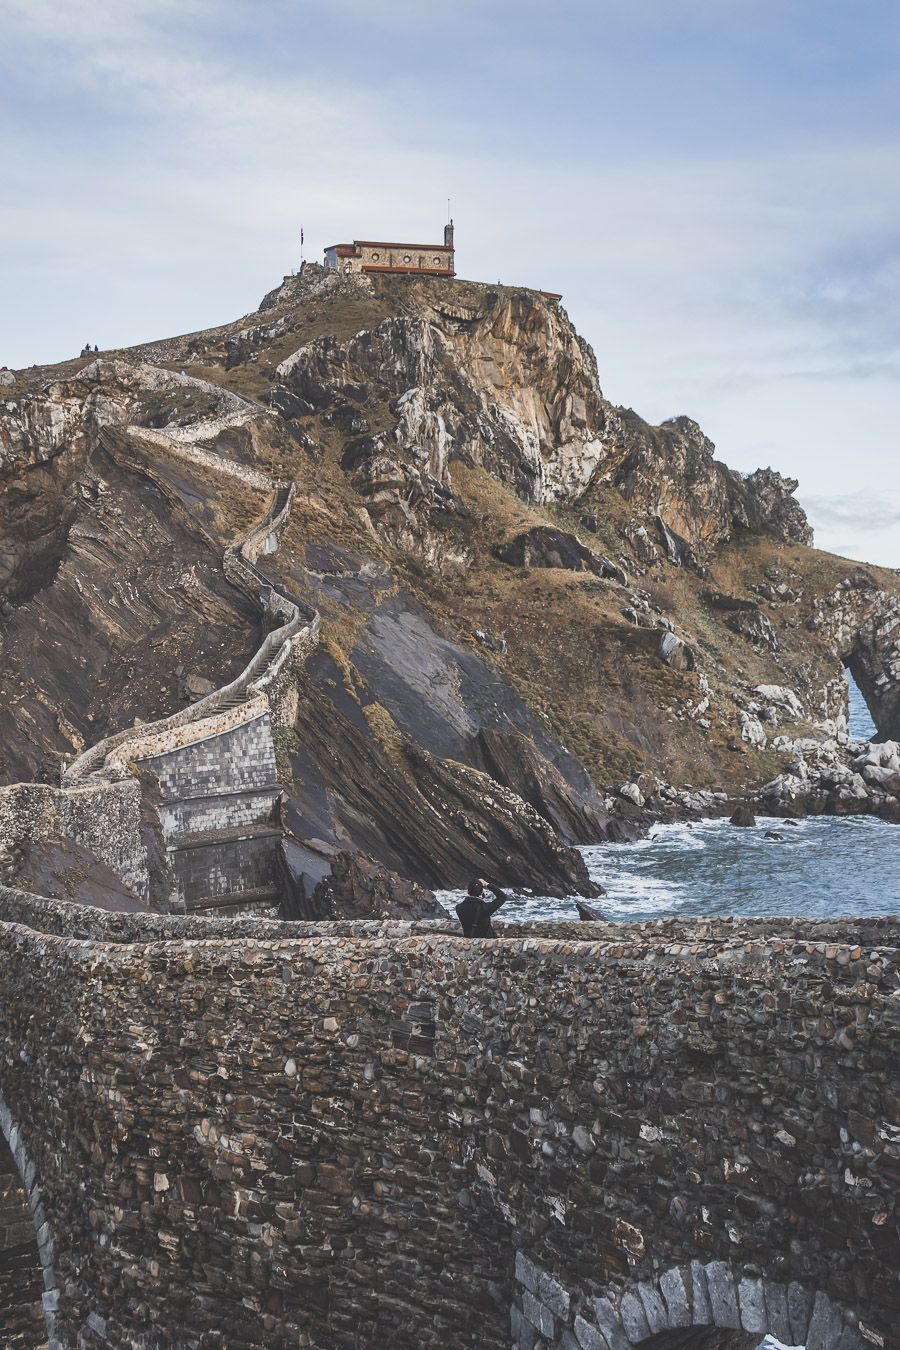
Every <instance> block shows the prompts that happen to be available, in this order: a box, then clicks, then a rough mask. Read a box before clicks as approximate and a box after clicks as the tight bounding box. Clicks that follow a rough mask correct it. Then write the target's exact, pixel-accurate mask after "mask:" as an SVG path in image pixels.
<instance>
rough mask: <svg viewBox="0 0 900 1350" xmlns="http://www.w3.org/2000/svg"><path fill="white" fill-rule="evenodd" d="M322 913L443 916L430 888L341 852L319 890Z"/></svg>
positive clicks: (375, 916)
mask: <svg viewBox="0 0 900 1350" xmlns="http://www.w3.org/2000/svg"><path fill="white" fill-rule="evenodd" d="M313 900H314V903H315V906H316V909H317V912H318V914H319V915H320V916H321V917H322V918H329V919H443V918H445V917H446V915H445V912H444V910H443V909H442V907H441V905H440V904H439V903H438V901H437V900H435V898H434V896H433V895H432V894H431V892H430V891H427V890H425V889H424V887H422V886H417V885H416V884H415V882H411V881H407V880H406V879H405V878H404V877H400V876H398V875H397V873H396V872H391V871H390V870H389V869H388V868H386V867H381V866H379V865H378V864H377V863H373V862H372V861H371V860H370V859H368V858H364V857H362V855H361V854H359V853H346V852H345V853H338V854H337V855H336V857H335V858H334V859H333V860H332V863H331V871H330V872H329V874H328V876H327V877H325V879H324V880H322V881H320V882H319V884H318V886H317V887H316V889H315V893H314V896H313Z"/></svg>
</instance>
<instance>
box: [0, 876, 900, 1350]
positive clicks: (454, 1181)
mask: <svg viewBox="0 0 900 1350" xmlns="http://www.w3.org/2000/svg"><path fill="white" fill-rule="evenodd" d="M76 908H77V907H72V906H65V905H62V904H59V903H56V904H54V903H52V902H43V903H38V902H37V900H36V898H35V897H23V896H22V895H21V893H15V892H2V893H0V1045H2V1047H3V1050H2V1053H0V1091H2V1093H3V1095H4V1097H5V1100H6V1103H7V1106H8V1109H9V1112H10V1114H11V1118H12V1119H14V1120H15V1122H16V1123H17V1125H18V1128H19V1137H20V1138H21V1139H22V1140H23V1143H24V1146H25V1149H26V1151H27V1154H28V1157H29V1158H30V1159H31V1160H32V1161H33V1163H34V1168H35V1179H36V1184H38V1185H39V1187H40V1190H41V1194H42V1195H43V1197H44V1205H45V1210H46V1213H47V1215H48V1220H49V1222H50V1225H51V1228H52V1231H53V1232H54V1234H55V1239H56V1241H55V1250H54V1262H55V1269H56V1275H57V1285H58V1288H59V1290H60V1300H59V1307H58V1309H57V1335H58V1337H59V1339H60V1341H61V1343H62V1344H64V1345H72V1346H75V1345H77V1344H78V1338H79V1336H82V1335H83V1336H84V1338H85V1343H94V1342H93V1341H92V1340H91V1335H90V1334H88V1329H89V1328H93V1329H94V1331H93V1333H92V1334H93V1335H94V1337H95V1340H96V1343H98V1344H104V1343H105V1344H106V1345H109V1346H117V1347H118V1346H121V1347H125V1346H131V1345H134V1344H143V1343H145V1342H143V1341H141V1339H140V1337H141V1336H142V1335H143V1334H144V1333H145V1331H146V1328H147V1327H153V1328H154V1335H156V1336H157V1337H158V1343H159V1344H176V1343H184V1344H189V1343H191V1342H194V1343H196V1344H203V1345H216V1344H218V1345H220V1346H223V1345H225V1344H229V1343H233V1344H235V1345H237V1344H240V1345H244V1346H247V1347H256V1346H259V1347H262V1346H266V1347H270V1346H274V1347H282V1346H285V1347H286V1346H288V1345H297V1344H298V1343H299V1344H303V1343H306V1344H309V1345H320V1346H323V1347H324V1346H337V1345H342V1344H345V1343H346V1344H347V1345H352V1344H354V1338H355V1339H356V1343H357V1344H360V1345H373V1346H374V1345H392V1346H395V1347H399V1348H400V1350H406V1348H407V1347H408V1348H409V1350H412V1347H416V1350H437V1348H438V1347H441V1350H443V1348H444V1347H446V1346H448V1345H453V1346H475V1345H479V1346H481V1345H497V1346H501V1345H509V1344H510V1343H511V1341H512V1339H513V1337H512V1334H511V1330H510V1328H511V1317H512V1325H513V1330H514V1332H515V1335H516V1338H517V1343H518V1344H520V1345H523V1344H524V1345H528V1344H529V1341H528V1339H527V1337H528V1335H529V1332H528V1327H529V1326H530V1327H531V1329H532V1331H533V1332H534V1336H535V1338H536V1337H538V1336H540V1337H541V1338H542V1343H543V1344H545V1345H548V1344H552V1345H559V1346H561V1347H565V1350H572V1346H573V1345H579V1346H580V1347H582V1350H584V1347H585V1346H587V1347H590V1348H591V1350H593V1347H599V1350H609V1347H614V1348H615V1350H627V1347H628V1346H629V1345H632V1344H639V1343H640V1342H641V1340H643V1339H648V1335H649V1334H659V1333H658V1331H654V1330H653V1328H654V1327H657V1326H658V1328H659V1329H662V1328H664V1327H666V1326H668V1327H672V1326H675V1325H681V1321H680V1320H679V1319H681V1318H683V1316H684V1315H687V1313H686V1311H685V1310H686V1309H687V1310H689V1315H690V1316H691V1317H692V1318H699V1319H700V1320H699V1321H698V1322H697V1323H696V1324H697V1325H710V1326H729V1325H733V1323H729V1322H728V1321H727V1320H725V1321H723V1320H722V1319H723V1318H727V1316H729V1315H730V1314H729V1309H731V1308H732V1303H734V1307H735V1308H736V1309H737V1316H738V1318H739V1319H740V1320H739V1326H740V1327H741V1328H746V1329H749V1328H757V1327H758V1326H759V1325H760V1322H761V1318H762V1317H763V1316H766V1317H768V1313H764V1312H763V1311H761V1310H762V1309H765V1308H766V1307H767V1306H768V1305H767V1304H766V1299H769V1301H770V1303H771V1305H772V1308H773V1309H774V1310H775V1311H774V1312H773V1313H772V1318H771V1320H770V1321H769V1322H768V1323H767V1325H769V1326H772V1327H774V1326H775V1325H777V1322H776V1321H775V1318H776V1317H778V1316H780V1315H781V1313H780V1311H779V1310H780V1309H781V1307H782V1295H783V1298H784V1299H785V1300H787V1299H789V1298H790V1297H792V1295H791V1290H792V1289H794V1290H795V1291H796V1290H799V1291H800V1293H799V1294H796V1293H795V1295H794V1297H795V1299H796V1298H800V1297H801V1296H802V1299H803V1300H806V1302H804V1304H803V1308H804V1309H806V1310H807V1311H806V1316H807V1321H806V1326H807V1328H809V1332H810V1337H811V1338H813V1339H812V1341H811V1343H815V1344H817V1345H819V1347H820V1350H821V1348H822V1347H827V1350H833V1348H834V1347H836V1346H837V1345H838V1344H840V1345H841V1346H846V1347H853V1346H855V1345H856V1344H857V1341H854V1340H853V1339H852V1336H853V1335H858V1336H859V1337H862V1341H861V1343H862V1344H864V1345H872V1346H878V1345H883V1346H890V1345H892V1344H894V1345H896V1340H894V1341H892V1340H891V1337H892V1335H893V1329H894V1327H895V1326H896V1325H897V1294H896V1270H897V1266H898V1261H897V1246H896V1224H897V1217H898V1216H897V1186H896V1177H897V1175H898V1172H900V1124H898V1121H897V1103H898V1101H900V1063H898V1059H897V1055H896V1035H897V997H898V995H897V991H898V984H900V951H898V948H897V946H896V945H894V942H895V937H896V924H892V923H890V922H881V921H878V920H872V921H869V920H858V921H855V922H854V925H853V928H854V931H853V932H852V933H851V934H849V935H848V936H847V940H846V941H843V942H842V940H841V932H842V928H841V925H840V924H837V923H835V924H825V923H819V922H816V921H813V922H810V923H808V924H807V923H805V922H804V921H800V920H796V919H784V920H778V919H775V920H765V921H764V920H759V919H753V920H747V921H745V920H730V921H729V920H724V921H713V920H710V921H694V922H691V923H687V924H682V925H678V924H674V923H672V922H671V921H668V922H664V923H659V924H654V923H646V924H638V925H634V929H633V930H632V928H631V926H625V925H622V926H616V925H611V924H610V925H606V924H599V925H581V926H577V927H576V926H575V925H572V926H571V927H573V928H576V931H577V932H578V933H579V935H580V934H581V931H582V928H589V929H592V930H593V931H592V932H591V934H590V938H589V940H585V939H584V938H581V940H576V939H575V938H572V937H570V936H568V935H566V936H564V937H562V938H561V939H559V940H554V939H553V938H552V937H548V936H544V934H543V932H542V931H540V930H538V931H536V932H535V933H534V934H533V935H532V934H530V933H529V931H528V930H527V927H525V926H523V927H521V928H520V929H519V931H517V932H516V933H515V934H512V933H510V934H508V935H505V936H503V937H500V938H499V939H497V940H494V941H490V940H481V941H471V940H467V939H464V938H462V937H459V936H458V935H456V933H454V932H453V931H452V928H451V925H449V924H448V925H443V924H441V923H432V924H414V925H402V924H398V923H393V924H375V925H352V924H335V925H324V926H319V925H303V924H292V925H287V924H277V923H273V924H269V923H266V922H264V921H253V920H249V919H243V920H235V921H234V923H233V924H232V925H225V924H222V923H219V924H216V925H215V926H213V925H209V924H207V923H204V921H203V920H200V919H190V918H185V919H176V918H174V917H165V916H146V915H134V916H118V915H108V916H85V915H84V913H83V912H82V914H81V915H78V914H77V913H74V912H73V911H75V910H76ZM38 923H42V924H43V925H44V926H45V927H50V926H54V925H55V926H57V927H59V928H63V929H64V928H67V927H68V929H69V931H70V932H71V933H72V936H71V937H68V938H64V937H57V936H49V935H48V934H47V933H45V932H44V933H42V932H38V931H36V929H35V928H34V927H28V926H27V925H28V924H38ZM766 923H768V924H769V926H770V927H769V932H768V935H767V934H766V932H765V931H764V925H765V924H766ZM679 929H680V930H681V933H680V937H681V941H680V942H679V941H678V938H679ZM91 930H93V932H95V933H97V934H99V933H103V934H104V936H103V937H93V936H89V935H88V934H89V933H90V931H91ZM448 930H450V931H448ZM457 931H458V930H457ZM225 933H228V934H230V936H229V937H226V936H224V934H225ZM200 934H208V935H209V936H207V937H206V939H205V940H198V936H199V935H200ZM86 1196H89V1197H90V1201H89V1204H88V1201H87V1200H86V1198H85V1197H86ZM526 1263H527V1264H526ZM692 1263H698V1265H699V1267H701V1268H702V1271H703V1278H702V1280H701V1279H700V1278H699V1277H698V1290H699V1291H700V1292H698V1293H696V1294H695V1293H694V1291H693V1289H692V1290H691V1291H689V1292H688V1291H686V1286H685V1285H684V1278H685V1277H684V1272H685V1271H686V1270H687V1271H691V1270H692V1269H693V1265H692ZM664 1277H665V1278H664ZM679 1278H681V1281H682V1283H681V1285H679ZM711 1281H712V1282H711ZM679 1289H681V1295H679ZM704 1291H705V1292H704ZM526 1293H527V1294H528V1298H526V1297H525V1295H526ZM635 1299H636V1300H637V1302H636V1303H635ZM760 1300H762V1302H760ZM682 1304H683V1305H684V1306H682ZM707 1304H708V1305H709V1313H707ZM609 1310H611V1312H610V1311H609ZM641 1310H642V1313H643V1317H644V1319H645V1321H646V1326H647V1328H648V1329H649V1331H648V1330H645V1329H644V1322H642V1321H641ZM798 1315H799V1314H798ZM613 1316H614V1317H615V1318H618V1322H616V1323H613V1322H611V1321H610V1320H609V1319H610V1317H613ZM603 1318H606V1319H607V1320H606V1321H605V1322H604V1321H603ZM535 1319H537V1320H535ZM626 1319H630V1320H626ZM673 1319H675V1320H673ZM836 1319H839V1320H836ZM100 1327H102V1331H99V1330H97V1328H100ZM523 1327H524V1328H525V1329H524V1331H523ZM226 1328H227V1332H226V1331H225V1329H226ZM845 1332H847V1337H846V1338H845V1339H843V1340H842V1339H841V1337H843V1336H844V1333H845ZM229 1336H230V1337H231V1338H232V1339H231V1342H229V1341H228V1339H227V1338H228V1337H229ZM179 1338H180V1339H179ZM610 1338H612V1339H610ZM530 1344H531V1345H534V1346H536V1345H537V1344H538V1341H537V1339H534V1340H532V1341H531V1342H530Z"/></svg>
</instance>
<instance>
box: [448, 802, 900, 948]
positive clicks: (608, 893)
mask: <svg viewBox="0 0 900 1350" xmlns="http://www.w3.org/2000/svg"><path fill="white" fill-rule="evenodd" d="M769 832H774V833H778V834H780V835H781V836H783V837H782V838H781V839H767V838H766V834H767V833H769ZM581 852H582V853H583V855H584V859H585V862H586V863H587V867H588V872H589V873H590V876H591V879H592V880H593V881H596V882H598V883H599V885H601V886H602V887H603V890H604V894H603V895H602V896H600V898H599V899H598V900H594V901H592V902H591V904H592V905H593V906H594V907H595V908H596V909H597V910H599V911H600V913H601V914H602V916H603V917H604V918H607V919H613V920H618V921H622V922H627V921H628V920H631V919H659V918H664V917H665V916H666V915H677V916H679V917H683V918H696V917H698V916H702V915H705V914H738V915H739V914H789V915H806V916H808V917H809V918H817V919H830V918H836V917H840V916H841V915H865V914H896V913H897V911H898V909H900V825H888V824H886V823H885V822H884V821H882V820H878V819H876V818H875V817H874V816H810V817H808V818H807V819H805V820H800V821H798V822H797V823H796V824H793V825H791V824H787V823H786V822H785V821H783V820H779V819H777V818H776V817H774V816H772V817H766V816H761V817H759V818H758V820H757V824H756V825H754V826H749V827H744V828H741V827H738V826H736V825H732V824H731V823H730V821H728V820H727V819H722V820H698V821H696V822H693V823H690V824H687V823H682V824H678V825H655V826H654V827H653V829H652V830H651V831H650V834H649V835H648V836H647V837H646V838H645V839H639V840H638V841H637V842H636V843H633V844H592V845H589V846H588V847H586V848H583V849H582V850H581ZM438 898H439V899H440V900H441V901H442V902H443V903H444V904H445V905H446V906H447V907H448V908H449V909H451V911H452V906H453V905H454V904H456V903H458V902H459V900H461V899H462V892H458V893H457V892H452V891H444V892H441V893H440V894H439V897H438ZM501 917H502V918H503V919H545V920H546V919H558V920H570V919H577V917H578V913H577V910H576V909H575V898H574V897H572V898H571V899H564V900H556V899H552V898H548V897H546V896H540V895H522V894H516V895H515V896H514V897H513V898H511V900H510V902H509V904H508V905H505V906H504V907H503V910H502V912H501V914H500V915H498V918H501Z"/></svg>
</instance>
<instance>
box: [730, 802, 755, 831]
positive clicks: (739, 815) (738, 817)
mask: <svg viewBox="0 0 900 1350" xmlns="http://www.w3.org/2000/svg"><path fill="white" fill-rule="evenodd" d="M731 824H732V825H740V826H742V827H744V828H745V829H746V828H747V827H748V826H751V825H755V824H756V816H755V815H754V814H753V812H752V811H751V809H750V807H749V806H737V807H735V809H734V811H733V812H732V815H731Z"/></svg>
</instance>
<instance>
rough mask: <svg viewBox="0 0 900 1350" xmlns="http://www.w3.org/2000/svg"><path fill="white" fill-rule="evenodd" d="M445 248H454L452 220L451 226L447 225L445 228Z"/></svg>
mask: <svg viewBox="0 0 900 1350" xmlns="http://www.w3.org/2000/svg"><path fill="white" fill-rule="evenodd" d="M444 247H445V248H452V247H453V221H452V220H451V222H450V224H449V225H445V226H444Z"/></svg>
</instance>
